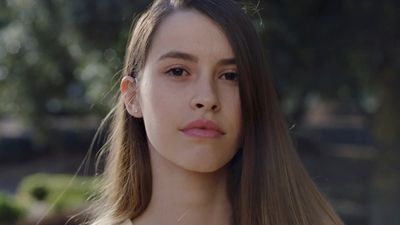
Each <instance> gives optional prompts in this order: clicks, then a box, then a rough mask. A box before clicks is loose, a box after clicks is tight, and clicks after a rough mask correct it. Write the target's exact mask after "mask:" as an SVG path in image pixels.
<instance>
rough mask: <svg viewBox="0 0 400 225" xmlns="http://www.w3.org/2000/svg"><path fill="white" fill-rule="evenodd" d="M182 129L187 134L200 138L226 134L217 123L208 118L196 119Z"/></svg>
mask: <svg viewBox="0 0 400 225" xmlns="http://www.w3.org/2000/svg"><path fill="white" fill-rule="evenodd" d="M181 131H182V132H183V133H184V134H186V135H189V136H193V137H200V138H218V137H220V136H222V135H224V134H225V132H224V131H223V130H222V129H221V128H220V127H219V126H218V125H217V124H215V123H213V122H212V121H210V120H206V119H200V120H195V121H193V122H191V123H189V124H188V125H186V126H185V127H184V128H183V129H181Z"/></svg>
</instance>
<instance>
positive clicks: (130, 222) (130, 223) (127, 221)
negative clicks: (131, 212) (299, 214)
mask: <svg viewBox="0 0 400 225" xmlns="http://www.w3.org/2000/svg"><path fill="white" fill-rule="evenodd" d="M121 225H133V224H132V221H131V220H125V222H124V223H122V224H121Z"/></svg>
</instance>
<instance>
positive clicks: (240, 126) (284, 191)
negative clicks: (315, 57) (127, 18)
mask: <svg viewBox="0 0 400 225" xmlns="http://www.w3.org/2000/svg"><path fill="white" fill-rule="evenodd" d="M261 49H262V44H261V42H260V39H259V38H258V36H257V34H256V31H255V29H254V27H253V26H252V23H251V20H250V19H249V17H248V16H246V15H245V13H244V12H243V11H242V10H241V8H240V7H239V6H238V4H237V3H235V2H233V1H229V0H158V1H155V2H154V3H153V4H152V6H151V7H150V8H149V9H148V10H147V11H146V12H144V13H143V14H142V15H141V16H140V17H139V18H138V20H137V22H136V24H135V26H134V27H133V30H132V35H131V38H130V40H129V45H128V48H127V53H126V59H125V68H124V73H123V77H122V79H121V86H120V87H121V88H120V90H121V95H120V98H119V102H118V103H117V105H116V106H115V108H114V109H113V111H112V112H111V113H110V115H109V117H110V118H111V119H112V121H113V122H112V133H111V135H110V139H109V142H108V144H109V145H108V146H107V152H106V153H107V161H106V168H105V172H104V177H103V178H104V180H103V182H104V183H103V185H102V187H103V190H102V192H101V193H100V198H99V204H98V205H99V207H98V208H97V211H96V214H95V216H94V219H93V221H92V224H134V225H153V224H171V225H172V224H194V225H196V224H208V225H214V224H215V225H216V224H218V225H224V224H226V225H228V224H237V225H239V224H240V225H250V224H251V225H266V224H269V225H277V224H279V225H283V224H295V225H310V224H318V225H320V224H342V222H341V221H340V219H339V218H338V217H337V216H336V215H335V213H334V212H333V210H332V208H331V207H330V206H329V204H328V203H327V201H326V200H325V199H324V198H323V197H322V196H321V194H320V193H319V192H318V190H317V188H316V187H315V185H314V184H313V182H312V180H311V179H310V178H309V176H308V175H307V173H306V171H305V169H304V168H303V166H302V164H301V162H300V160H299V158H298V156H297V155H296V152H295V150H294V149H293V146H292V142H291V140H290V136H289V134H288V128H287V126H286V124H285V122H284V119H283V117H282V114H281V112H280V110H279V104H278V101H277V96H276V93H275V91H274V88H273V84H272V82H271V80H270V78H269V77H268V76H267V72H266V69H265V67H264V56H263V53H262V52H261Z"/></svg>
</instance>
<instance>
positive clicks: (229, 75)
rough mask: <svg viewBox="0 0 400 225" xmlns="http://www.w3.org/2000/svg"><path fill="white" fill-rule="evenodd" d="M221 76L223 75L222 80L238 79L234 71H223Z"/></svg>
mask: <svg viewBox="0 0 400 225" xmlns="http://www.w3.org/2000/svg"><path fill="white" fill-rule="evenodd" d="M222 77H224V78H223V79H224V80H231V81H237V80H238V74H237V73H234V72H229V73H224V74H222Z"/></svg>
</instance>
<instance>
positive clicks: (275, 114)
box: [92, 0, 342, 225]
mask: <svg viewBox="0 0 400 225" xmlns="http://www.w3.org/2000/svg"><path fill="white" fill-rule="evenodd" d="M186 9H194V10H197V11H199V12H200V13H202V14H204V15H206V16H208V17H209V18H211V19H212V20H213V21H215V23H216V24H217V25H218V26H219V27H220V28H221V29H222V31H223V32H224V33H225V34H226V36H227V38H228V40H229V42H230V45H231V47H232V49H233V51H234V54H235V59H236V63H237V67H238V73H239V74H240V76H239V91H240V100H241V107H242V121H243V124H242V128H243V145H242V147H241V149H240V150H239V151H238V153H237V155H236V156H235V157H234V159H233V160H232V161H231V162H230V165H229V168H230V173H229V184H230V185H229V190H228V192H229V196H230V201H231V204H232V208H233V218H232V221H233V222H234V224H237V225H267V224H268V225H276V224H279V225H289V224H290V225H310V224H315V225H317V224H318V225H320V224H336V225H340V224H342V222H341V220H340V219H339V217H338V216H337V215H336V214H335V213H334V211H333V210H332V208H331V206H330V205H329V204H328V202H327V201H326V200H325V199H324V198H323V197H322V195H321V194H320V192H319V191H318V190H317V188H316V186H315V185H314V183H313V181H312V180H311V178H310V177H309V175H308V174H307V172H306V170H305V169H304V167H303V165H302V163H301V161H300V159H299V157H298V156H297V153H296V151H295V149H294V147H293V144H292V141H291V138H290V135H289V132H288V127H287V125H286V123H285V120H284V118H283V116H282V113H281V111H280V105H279V103H278V98H277V95H276V92H275V89H274V86H273V83H272V81H271V78H270V77H269V75H268V73H267V70H266V68H265V63H264V62H265V58H264V55H263V52H262V49H263V46H262V43H261V41H260V38H259V37H258V34H257V32H256V30H255V28H254V26H253V24H252V21H251V19H250V18H249V16H247V15H246V14H245V13H244V12H243V10H242V9H241V7H240V6H239V5H238V3H236V2H234V1H231V0H157V1H155V2H154V3H153V4H152V5H151V6H150V7H149V9H148V10H146V11H145V12H144V13H143V14H142V15H141V16H140V17H138V19H137V21H136V23H134V26H133V27H132V31H131V37H130V40H129V42H128V47H127V52H126V56H125V66H124V71H123V75H131V76H134V77H139V76H140V72H141V70H142V69H143V67H144V64H145V62H146V56H147V53H148V50H149V46H150V45H151V41H152V37H153V35H154V33H155V31H156V30H157V27H158V26H159V25H160V23H161V22H162V21H163V19H164V18H165V17H167V16H168V15H170V14H171V13H173V12H175V11H176V10H186ZM106 119H107V120H108V119H109V120H111V121H112V123H111V124H112V125H111V133H110V136H109V141H108V143H107V146H106V148H105V153H106V156H107V159H106V167H105V171H104V174H103V175H102V190H101V191H100V194H99V195H100V197H99V199H98V207H97V208H96V210H95V214H94V219H93V222H92V224H99V225H100V224H120V223H122V222H123V221H124V220H126V219H135V218H136V217H138V216H139V215H140V214H141V213H142V212H143V211H144V210H146V207H147V206H148V204H149V201H150V198H151V194H152V193H151V190H152V188H151V185H152V177H151V168H150V156H149V152H148V147H147V141H146V131H145V128H144V124H143V120H142V119H141V118H139V119H138V118H134V117H132V116H131V115H130V114H129V113H128V112H127V111H126V109H125V107H124V104H123V100H122V98H121V97H119V100H118V102H117V104H116V106H115V107H114V108H113V110H112V111H111V112H110V114H109V115H108V116H107V118H106Z"/></svg>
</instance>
